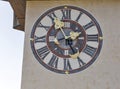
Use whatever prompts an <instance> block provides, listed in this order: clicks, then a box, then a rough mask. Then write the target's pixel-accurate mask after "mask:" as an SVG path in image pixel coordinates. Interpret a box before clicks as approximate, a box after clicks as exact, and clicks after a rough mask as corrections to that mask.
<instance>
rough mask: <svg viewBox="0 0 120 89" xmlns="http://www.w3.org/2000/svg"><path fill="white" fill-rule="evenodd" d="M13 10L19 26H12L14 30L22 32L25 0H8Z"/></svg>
mask: <svg viewBox="0 0 120 89" xmlns="http://www.w3.org/2000/svg"><path fill="white" fill-rule="evenodd" d="M8 1H9V2H10V4H11V6H12V8H13V10H14V13H15V16H16V18H17V20H18V22H19V25H17V26H14V28H15V29H18V30H22V31H24V28H25V8H26V0H8Z"/></svg>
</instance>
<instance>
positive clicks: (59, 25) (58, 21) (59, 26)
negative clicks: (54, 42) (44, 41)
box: [54, 18, 69, 39]
mask: <svg viewBox="0 0 120 89" xmlns="http://www.w3.org/2000/svg"><path fill="white" fill-rule="evenodd" d="M54 23H55V29H60V30H61V32H62V34H63V35H64V37H65V39H67V38H69V37H68V36H66V34H65V32H64V31H63V29H62V27H64V22H62V21H60V20H59V19H58V18H55V19H54Z"/></svg>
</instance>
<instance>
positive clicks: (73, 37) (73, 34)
mask: <svg viewBox="0 0 120 89" xmlns="http://www.w3.org/2000/svg"><path fill="white" fill-rule="evenodd" d="M80 34H81V32H74V31H71V32H70V38H71V39H72V40H75V39H76V38H77V37H78V36H79V35H80Z"/></svg>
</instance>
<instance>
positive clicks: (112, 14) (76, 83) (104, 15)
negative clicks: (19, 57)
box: [21, 0, 120, 89]
mask: <svg viewBox="0 0 120 89" xmlns="http://www.w3.org/2000/svg"><path fill="white" fill-rule="evenodd" d="M90 1H91V0H87V1H86V0H71V1H69V0H66V1H65V0H63V1H62V0H61V1H57V0H56V1H27V5H26V24H25V47H24V60H23V73H22V86H21V89H120V84H119V83H120V53H119V52H120V38H119V37H120V1H117V0H116V1H114V0H110V1H109V2H108V1H105V0H98V1H97V0H96V1H95V0H94V2H90ZM65 4H68V5H69V4H70V5H74V6H78V7H81V8H83V9H86V10H87V11H88V12H90V13H91V14H92V15H93V16H94V17H95V18H96V19H97V21H98V22H99V24H100V26H101V29H102V32H103V37H104V40H103V41H104V42H103V47H102V50H101V53H100V55H99V57H98V58H97V60H96V61H95V62H94V63H93V64H92V65H91V66H90V67H89V68H87V69H85V70H84V71H81V72H79V73H75V74H70V75H61V74H57V73H54V72H51V71H49V70H47V69H45V68H44V67H43V66H42V65H41V64H39V63H38V61H37V60H36V59H35V57H34V55H33V54H32V50H31V47H30V32H31V30H32V27H33V25H34V23H35V21H36V20H37V19H38V17H39V16H40V15H41V14H42V13H43V12H45V11H46V10H48V9H49V8H52V7H55V6H60V5H65Z"/></svg>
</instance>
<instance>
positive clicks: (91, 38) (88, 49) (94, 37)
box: [30, 5, 103, 74]
mask: <svg viewBox="0 0 120 89" xmlns="http://www.w3.org/2000/svg"><path fill="white" fill-rule="evenodd" d="M64 10H65V11H66V12H65V13H67V12H68V13H69V10H70V15H71V13H72V10H73V11H78V12H80V14H78V16H77V17H76V20H73V19H71V18H69V17H70V16H69V15H67V14H66V17H65V15H63V16H62V18H61V19H60V21H61V22H65V21H69V22H70V21H72V22H75V23H77V24H79V26H80V28H81V29H82V30H84V32H85V34H84V36H83V37H84V39H82V41H83V43H82V44H81V45H83V47H82V48H79V47H78V49H79V55H80V56H78V57H76V59H73V58H70V56H68V55H67V56H65V55H64V56H63V57H62V56H61V55H62V54H61V55H60V56H59V54H58V55H57V54H56V53H55V52H53V51H52V50H55V49H54V47H52V48H51V47H50V45H49V33H48V32H50V30H52V29H53V28H54V26H55V23H54V19H53V17H52V16H54V14H55V11H61V12H63V11H64ZM65 13H64V14H65ZM50 14H52V15H50ZM62 14H63V13H62ZM72 14H74V13H72ZM82 15H85V16H87V17H88V18H89V19H90V22H89V23H87V24H85V25H81V24H80V23H79V21H78V20H80V19H81V16H82ZM45 17H49V18H50V19H51V20H52V24H51V25H50V26H49V27H47V26H46V27H45V26H44V25H43V24H41V21H42V19H44V18H45ZM85 20H86V18H85ZM39 25H40V26H39ZM39 27H41V28H44V29H45V30H46V31H47V34H46V37H44V38H42V37H41V38H42V41H45V43H46V46H45V47H40V48H39V49H40V51H39V49H38V48H37V47H36V43H37V42H38V43H39V44H41V43H42V41H41V39H40V40H39V38H40V37H37V38H36V33H37V32H36V31H37V30H38V28H39ZM93 27H95V28H94V29H96V32H97V34H96V33H94V34H91V33H90V34H87V31H88V29H92V28H93ZM60 29H62V31H65V29H64V28H59V30H57V33H55V32H54V33H55V34H54V35H56V34H58V32H59V31H61V30H60ZM94 29H93V31H94ZM67 30H68V29H67ZM54 31H56V30H54ZM77 31H78V30H77ZM79 31H80V29H79ZM79 31H78V32H79ZM88 32H89V31H88ZM61 33H62V32H61ZM61 33H60V34H61ZM52 34H53V33H52ZM67 34H70V32H68V33H67ZM80 35H81V34H80ZM51 37H52V36H51ZM76 39H78V38H77V37H76ZM64 41H66V40H64ZM74 42H75V41H74ZM90 42H91V43H96V45H97V46H96V47H92V46H89V45H88V43H90ZM102 43H103V35H102V31H101V28H100V25H99V23H98V22H97V20H96V19H95V18H94V17H93V16H92V15H91V14H90V13H89V12H88V11H86V10H84V9H82V8H79V7H76V6H70V5H63V6H58V7H54V8H51V9H49V10H47V11H46V12H44V13H43V14H42V15H40V17H39V18H38V20H37V21H36V22H35V24H34V26H33V28H32V31H31V36H30V44H31V49H32V52H33V54H34V56H35V58H36V59H37V60H38V61H39V63H40V64H41V65H43V66H44V67H45V68H47V69H48V70H51V71H53V72H56V73H60V74H72V73H78V72H80V71H82V70H84V69H86V68H88V67H89V66H90V65H91V64H93V63H94V61H95V60H96V59H97V57H98V55H99V54H100V51H101V48H102ZM37 46H39V45H37ZM68 46H69V45H68ZM65 47H66V46H65ZM75 47H76V46H75ZM75 47H73V48H75ZM46 48H47V49H46ZM59 48H60V47H58V48H56V49H59ZM68 48H70V47H68ZM44 50H45V51H44ZM48 50H49V51H48ZM64 51H65V50H64ZM57 52H58V51H57ZM50 53H51V54H52V55H51V56H48V55H50ZM63 54H64V53H63ZM82 54H84V55H87V56H89V57H88V59H89V58H91V59H89V61H87V62H84V59H85V58H86V59H85V60H87V57H86V56H83V55H82ZM81 55H82V56H81ZM46 56H48V57H47V58H46ZM50 57H51V58H50ZM59 58H62V59H59ZM82 58H83V59H82ZM44 60H47V61H48V60H49V62H45V61H44ZM60 60H62V61H63V63H61V65H63V66H62V68H61V69H60V68H58V67H57V66H58V61H60ZM71 60H72V61H73V60H77V62H78V63H77V64H75V63H74V64H73V63H72V62H71ZM51 63H52V64H51ZM72 64H73V66H75V65H78V66H79V67H78V68H72V67H73V66H71V65H72ZM59 65H60V63H59Z"/></svg>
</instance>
